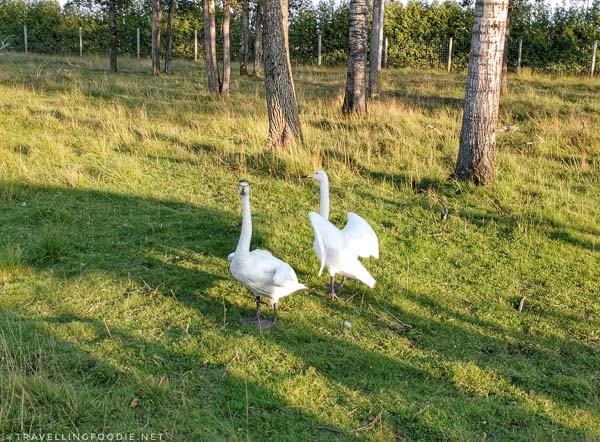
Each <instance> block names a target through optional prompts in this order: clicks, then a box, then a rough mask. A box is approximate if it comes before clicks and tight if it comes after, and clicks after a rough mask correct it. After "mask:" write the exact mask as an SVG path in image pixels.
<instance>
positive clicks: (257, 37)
mask: <svg viewBox="0 0 600 442" xmlns="http://www.w3.org/2000/svg"><path fill="white" fill-rule="evenodd" d="M261 1H263V0H256V14H255V16H254V17H255V18H254V63H253V64H252V75H254V76H257V75H258V74H259V73H260V60H261V52H262V15H263V12H262V6H261Z"/></svg>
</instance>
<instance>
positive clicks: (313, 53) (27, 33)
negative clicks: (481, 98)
mask: <svg viewBox="0 0 600 442" xmlns="http://www.w3.org/2000/svg"><path fill="white" fill-rule="evenodd" d="M201 32H202V31H201ZM71 34H72V35H71ZM200 35H201V34H200ZM198 36H199V32H198V30H195V29H194V30H190V31H189V32H186V33H174V34H173V43H174V44H173V53H174V56H176V57H181V58H188V59H192V60H198V58H199V57H202V56H201V54H202V51H203V44H202V41H199V40H198V38H199V37H198ZM9 37H10V38H5V39H4V40H2V41H0V50H4V51H6V50H12V51H17V52H25V53H28V52H34V53H35V52H43V53H53V54H65V55H79V56H83V55H84V54H98V53H107V52H108V46H107V42H108V32H107V31H106V30H104V29H100V28H99V29H97V30H96V31H95V32H93V33H86V32H84V30H83V28H81V27H80V28H79V32H72V33H68V34H62V36H61V38H54V36H53V34H52V32H50V31H48V32H43V33H41V32H40V30H39V29H35V30H32V29H28V28H27V26H26V25H24V26H23V32H22V34H21V35H20V36H14V35H13V36H9ZM41 37H43V38H41ZM118 39H119V54H120V55H129V56H133V57H138V58H140V57H150V56H151V48H152V41H151V34H150V32H148V30H147V29H144V28H136V29H132V30H130V31H121V32H119V34H118ZM49 42H50V44H49ZM250 43H252V42H250ZM470 43H471V42H470V41H460V40H456V39H454V38H450V39H449V40H444V41H442V40H439V39H431V40H426V39H417V40H409V41H402V42H393V41H390V40H389V38H388V37H386V38H385V43H384V46H383V48H382V51H383V54H382V67H401V68H402V67H412V68H419V69H439V70H447V71H448V72H450V71H452V70H460V69H464V68H466V66H467V64H468V61H469V48H470ZM249 47H250V50H251V51H252V50H253V48H254V45H253V44H250V45H249ZM322 47H323V39H322V38H321V36H319V38H318V39H317V43H316V44H315V43H314V42H308V43H307V44H306V45H305V46H304V47H303V48H302V52H300V51H295V48H294V47H292V48H291V57H292V58H293V59H294V61H295V62H297V63H311V64H312V63H314V64H319V65H320V64H322V63H323V62H325V63H326V64H339V63H342V62H343V58H344V57H341V56H339V54H338V55H337V56H336V57H335V58H333V57H328V54H324V53H321V48H322ZM307 48H308V50H307ZM597 48H598V41H597V40H595V41H594V42H593V43H592V45H591V46H588V47H578V51H573V54H572V57H571V62H570V65H567V67H565V66H564V65H561V66H554V65H549V66H543V67H540V59H541V57H540V54H538V53H537V52H536V50H535V49H536V46H529V45H528V44H527V42H526V41H524V40H523V39H510V40H509V44H508V66H509V68H510V69H511V70H514V71H519V70H520V69H521V68H523V67H531V68H534V69H536V70H542V71H547V72H553V73H562V72H571V73H572V72H575V73H579V74H587V75H589V76H591V77H593V76H594V75H595V67H596V66H595V65H596V53H597ZM163 50H164V45H163ZM295 52H297V53H298V54H300V53H301V54H302V56H297V54H296V53H295ZM307 53H308V54H309V56H308V57H307V56H306V54H307ZM251 55H253V54H251ZM332 60H333V63H332ZM581 60H587V62H585V63H582V62H581Z"/></svg>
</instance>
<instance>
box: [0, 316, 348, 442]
mask: <svg viewBox="0 0 600 442" xmlns="http://www.w3.org/2000/svg"><path fill="white" fill-rule="evenodd" d="M22 310H24V311H23V312H21V313H15V312H4V313H3V315H2V316H1V317H0V337H1V338H2V341H1V342H0V348H1V350H2V354H3V356H4V357H5V358H6V359H5V362H6V364H7V365H6V367H5V369H6V370H5V371H4V370H3V373H2V374H1V375H0V385H2V386H3V387H6V388H7V389H6V390H5V389H4V388H3V390H4V391H3V394H2V395H1V396H0V406H1V407H2V410H3V416H4V417H3V426H2V429H1V431H0V434H2V435H11V434H16V433H19V434H22V433H23V432H25V433H29V432H30V431H31V432H38V431H42V432H52V433H59V434H61V433H70V432H74V433H80V432H81V433H90V432H94V433H96V432H99V431H101V432H106V433H136V434H139V435H141V434H151V433H162V434H163V437H164V439H163V440H173V441H179V440H223V439H231V438H233V439H237V438H239V437H244V438H250V439H252V438H255V437H270V438H272V439H273V440H285V435H289V434H292V435H294V436H295V437H298V438H300V439H303V440H307V439H313V438H314V437H316V436H317V435H321V434H322V431H323V430H322V429H325V431H326V433H325V434H328V433H329V432H331V431H333V432H334V433H333V434H334V435H338V436H339V437H343V438H345V439H347V434H345V433H346V432H345V431H344V430H343V429H340V428H337V427H334V426H330V425H327V423H324V422H323V421H322V420H320V419H319V418H317V417H316V416H314V415H312V414H311V413H309V412H306V411H303V410H300V409H298V408H297V407H294V406H292V404H290V403H288V402H287V401H286V399H285V398H283V397H279V396H278V395H277V394H275V393H274V392H273V391H271V390H269V389H268V388H265V387H263V386H261V385H259V384H258V383H257V382H255V381H254V380H252V379H248V378H246V377H243V376H239V375H235V374H232V373H231V371H230V370H229V368H230V367H229V364H226V363H224V362H221V363H214V362H207V361H208V360H210V359H211V358H212V356H211V355H208V356H207V355H206V354H205V353H206V349H203V348H195V349H194V350H193V351H190V352H186V351H184V350H181V349H180V348H179V347H178V346H174V347H167V346H165V345H161V344H159V343H157V342H152V341H150V340H148V339H146V338H144V337H140V336H133V335H132V334H131V333H129V332H128V331H127V330H125V329H121V328H119V327H117V326H115V325H114V324H111V325H110V329H109V328H108V325H107V323H106V321H100V320H99V319H95V318H92V317H84V316H79V315H77V314H74V313H72V312H67V311H64V312H62V313H59V314H58V315H56V316H49V317H48V316H46V317H43V318H31V317H28V316H29V315H28V314H27V311H26V309H22ZM81 325H85V326H87V327H90V328H92V329H93V330H94V331H95V334H96V337H95V339H94V341H86V339H85V338H82V337H81V336H76V335H73V336H72V337H70V338H69V340H68V341H67V340H63V339H61V338H59V337H57V336H56V334H55V331H56V333H58V331H57V329H58V328H61V327H69V326H81ZM17 327H18V332H16V331H15V329H16V328H17ZM175 342H177V339H173V343H175ZM102 346H104V347H106V346H108V347H111V348H113V350H112V351H110V352H109V353H108V354H109V355H110V356H106V357H102V356H98V354H97V353H98V352H95V351H94V348H96V347H97V348H101V347H102ZM173 348H175V349H173ZM100 353H101V352H100ZM9 390H12V391H9ZM11 395H18V397H23V401H24V402H23V405H24V406H25V407H26V408H25V409H24V408H22V405H21V401H14V400H11V397H10V396H11ZM24 428H25V430H23V429H24ZM344 435H345V436H346V437H344Z"/></svg>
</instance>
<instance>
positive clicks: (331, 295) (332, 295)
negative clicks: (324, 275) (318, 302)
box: [327, 276, 339, 300]
mask: <svg viewBox="0 0 600 442" xmlns="http://www.w3.org/2000/svg"><path fill="white" fill-rule="evenodd" d="M327 288H328V289H329V295H328V296H329V299H333V300H337V299H339V298H338V296H337V295H336V294H335V276H330V277H329V284H327Z"/></svg>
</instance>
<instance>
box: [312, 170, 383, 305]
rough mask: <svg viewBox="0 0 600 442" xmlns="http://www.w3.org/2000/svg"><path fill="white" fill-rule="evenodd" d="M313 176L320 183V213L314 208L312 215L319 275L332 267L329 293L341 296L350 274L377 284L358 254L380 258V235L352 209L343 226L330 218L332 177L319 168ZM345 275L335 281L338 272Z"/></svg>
mask: <svg viewBox="0 0 600 442" xmlns="http://www.w3.org/2000/svg"><path fill="white" fill-rule="evenodd" d="M303 178H312V179H313V180H315V181H317V182H318V183H319V185H320V201H319V213H315V212H310V213H309V214H308V217H309V218H310V223H311V225H312V228H313V230H314V233H315V242H314V249H315V252H316V254H317V258H319V261H320V262H321V268H320V269H319V276H321V273H323V268H324V267H327V270H328V271H329V284H328V288H329V297H330V298H332V299H337V295H336V294H335V291H336V289H337V290H338V291H339V290H341V288H342V287H343V285H344V281H345V280H346V278H350V279H358V280H359V281H361V282H363V283H365V284H366V285H368V286H369V287H371V288H373V287H374V286H375V279H373V277H372V276H371V275H370V274H369V272H368V271H367V269H365V268H364V266H363V265H362V264H361V262H360V261H359V260H358V257H361V258H369V257H371V256H373V257H375V258H379V241H378V240H377V235H376V234H375V232H374V231H373V229H372V228H371V226H370V225H369V223H367V222H366V221H365V220H364V219H363V218H361V217H360V216H358V215H357V214H356V213H353V212H348V222H347V223H346V226H345V227H344V228H343V229H342V230H340V229H338V228H337V227H336V226H334V225H333V224H331V223H330V222H329V178H328V177H327V174H326V173H325V171H323V170H317V171H316V172H315V173H314V174H312V175H305V176H304V177H303ZM336 274H340V275H342V282H341V284H340V285H339V286H338V285H337V284H336V283H335V275H336Z"/></svg>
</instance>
